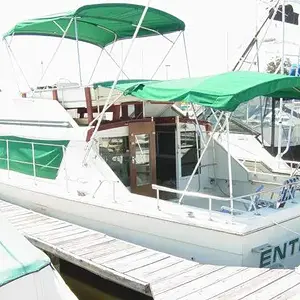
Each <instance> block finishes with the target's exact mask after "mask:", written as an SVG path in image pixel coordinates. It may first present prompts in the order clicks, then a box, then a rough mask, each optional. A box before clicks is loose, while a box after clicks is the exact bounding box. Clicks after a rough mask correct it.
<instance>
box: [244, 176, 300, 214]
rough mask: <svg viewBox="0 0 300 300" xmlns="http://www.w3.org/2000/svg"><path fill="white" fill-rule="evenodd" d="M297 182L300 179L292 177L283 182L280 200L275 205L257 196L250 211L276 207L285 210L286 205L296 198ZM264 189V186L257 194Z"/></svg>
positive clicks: (260, 187) (251, 204) (258, 189)
mask: <svg viewBox="0 0 300 300" xmlns="http://www.w3.org/2000/svg"><path fill="white" fill-rule="evenodd" d="M297 182H299V177H292V178H289V179H287V180H285V181H284V182H283V186H282V187H281V189H280V191H279V195H278V199H277V201H276V202H275V203H274V202H273V201H270V200H264V199H261V197H260V194H258V195H255V197H254V199H253V201H252V202H251V203H250V206H249V209H248V211H253V210H254V208H255V207H256V208H262V207H274V208H276V209H278V208H284V206H285V203H286V202H287V201H288V200H291V199H293V198H295V193H296V185H297V184H296V183H297ZM263 187H264V186H263V185H261V186H259V187H258V188H257V190H256V191H255V192H256V193H258V192H260V191H262V189H263Z"/></svg>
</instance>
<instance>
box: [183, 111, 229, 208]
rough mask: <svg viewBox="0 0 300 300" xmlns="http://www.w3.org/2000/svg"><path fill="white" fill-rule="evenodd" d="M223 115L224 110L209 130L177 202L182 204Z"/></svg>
mask: <svg viewBox="0 0 300 300" xmlns="http://www.w3.org/2000/svg"><path fill="white" fill-rule="evenodd" d="M223 115H224V111H222V112H221V114H220V117H219V119H218V120H217V123H216V125H215V128H214V130H213V131H212V132H211V135H210V137H209V139H208V141H207V143H206V146H205V148H204V149H203V151H202V153H201V155H200V158H199V159H198V162H197V164H196V166H195V168H194V170H193V173H192V174H191V176H190V179H189V181H188V182H187V184H186V186H185V188H184V191H183V193H182V195H181V196H180V199H179V204H182V200H183V197H184V196H185V193H186V192H187V190H188V188H189V186H190V184H191V182H192V180H193V177H194V176H195V174H196V172H197V170H198V168H199V166H200V162H201V161H202V159H203V156H204V154H205V152H206V150H207V149H208V146H209V143H210V141H211V140H212V138H213V136H214V134H215V132H216V131H217V128H218V125H219V123H220V121H221V120H222V117H223Z"/></svg>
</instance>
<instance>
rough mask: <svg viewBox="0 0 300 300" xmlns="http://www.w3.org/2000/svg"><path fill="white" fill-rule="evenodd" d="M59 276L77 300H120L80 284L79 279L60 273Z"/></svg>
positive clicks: (87, 285)
mask: <svg viewBox="0 0 300 300" xmlns="http://www.w3.org/2000/svg"><path fill="white" fill-rule="evenodd" d="M61 275H62V277H63V279H64V280H65V282H66V283H67V285H68V286H69V287H70V289H71V290H72V291H73V293H74V294H75V295H76V296H77V297H78V299H79V300H121V299H120V298H116V297H114V296H112V295H109V294H107V293H105V292H102V291H101V290H99V289H98V288H96V287H93V286H92V285H90V284H88V283H85V282H82V281H81V280H80V279H76V278H74V277H72V276H69V275H66V274H63V273H61Z"/></svg>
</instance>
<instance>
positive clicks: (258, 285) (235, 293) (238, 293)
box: [213, 269, 293, 300]
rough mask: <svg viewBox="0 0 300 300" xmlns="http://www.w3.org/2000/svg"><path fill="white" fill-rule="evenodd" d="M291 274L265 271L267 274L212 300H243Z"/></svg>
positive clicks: (290, 271)
mask: <svg viewBox="0 0 300 300" xmlns="http://www.w3.org/2000/svg"><path fill="white" fill-rule="evenodd" d="M292 272H293V271H292V270H280V272H279V271H278V270H277V269H273V270H269V269H267V272H264V273H262V274H260V275H258V276H256V277H255V278H254V279H253V280H250V281H247V282H245V283H243V284H240V285H239V286H237V287H235V288H233V289H231V290H230V291H227V292H225V293H223V294H222V295H219V296H216V297H214V298H213V299H214V300H227V299H232V300H240V299H244V298H245V297H247V296H248V295H250V294H253V293H254V292H257V291H259V290H261V289H263V288H264V287H266V286H268V285H269V284H270V283H272V282H274V281H278V280H279V279H281V278H283V277H285V276H286V275H288V274H290V273H292ZM278 282H279V281H278Z"/></svg>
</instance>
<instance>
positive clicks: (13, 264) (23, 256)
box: [0, 214, 51, 288]
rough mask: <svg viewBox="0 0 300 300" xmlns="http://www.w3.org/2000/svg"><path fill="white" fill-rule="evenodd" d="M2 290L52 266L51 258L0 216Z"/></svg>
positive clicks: (0, 279) (0, 275) (0, 283)
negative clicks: (8, 284) (22, 278)
mask: <svg viewBox="0 0 300 300" xmlns="http://www.w3.org/2000/svg"><path fill="white" fill-rule="evenodd" d="M0 228H1V230H0V266H1V267H0V288H1V286H3V285H5V284H7V283H9V282H11V281H14V280H16V279H18V278H21V277H23V276H26V275H29V274H32V273H35V272H38V271H39V270H41V269H43V268H44V267H46V266H48V265H50V263H51V261H50V259H49V257H48V256H47V255H46V254H45V253H44V252H42V251H41V250H39V249H37V248H35V247H34V246H33V245H31V244H30V243H29V242H28V241H27V240H26V239H25V237H23V236H22V235H21V234H20V233H19V232H17V230H16V229H15V228H14V227H13V226H12V225H11V224H10V223H9V222H8V221H7V220H6V219H4V217H3V216H2V214H0Z"/></svg>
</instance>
